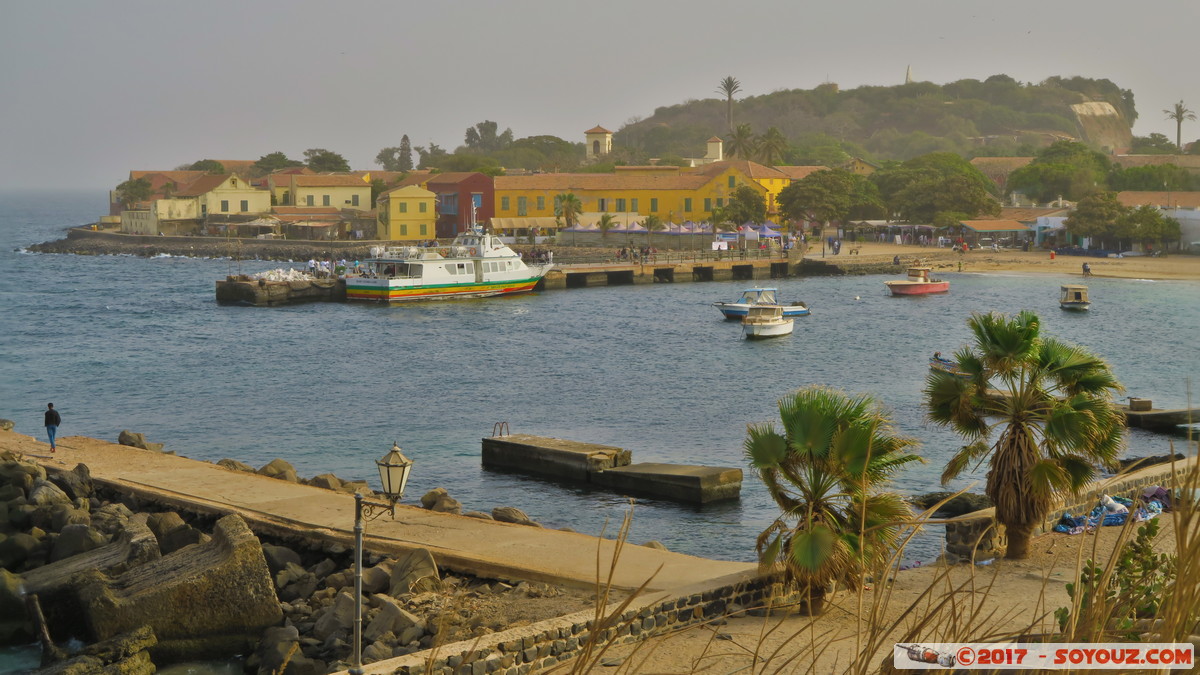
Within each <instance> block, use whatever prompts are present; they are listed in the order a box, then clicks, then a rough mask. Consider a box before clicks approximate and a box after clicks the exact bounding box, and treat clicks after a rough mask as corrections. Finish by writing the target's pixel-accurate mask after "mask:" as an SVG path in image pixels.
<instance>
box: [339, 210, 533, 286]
mask: <svg viewBox="0 0 1200 675" xmlns="http://www.w3.org/2000/svg"><path fill="white" fill-rule="evenodd" d="M551 267H553V265H550V264H534V265H528V264H526V263H525V261H523V260H521V256H519V255H517V253H516V252H515V251H513V250H512V249H511V248H509V247H508V246H507V245H505V244H504V243H502V242H501V241H500V239H499V238H498V237H496V236H495V235H492V234H488V233H486V232H483V231H482V230H480V229H478V228H475V229H472V230H469V231H467V232H464V233H463V234H460V235H458V236H457V237H456V238H455V239H454V243H452V244H450V245H449V246H443V247H424V246H397V247H388V248H386V249H378V250H375V251H372V257H371V258H368V259H367V260H366V261H364V264H363V265H362V266H361V269H360V272H359V273H358V274H354V275H349V276H347V277H346V298H347V299H349V300H359V301H371V302H389V303H390V302H412V301H417V300H443V299H450V298H486V297H491V296H497V295H511V294H515V293H528V292H529V291H532V290H533V289H534V288H535V287H536V286H537V283H538V282H539V281H541V280H542V277H544V276H546V272H549V271H550V269H551Z"/></svg>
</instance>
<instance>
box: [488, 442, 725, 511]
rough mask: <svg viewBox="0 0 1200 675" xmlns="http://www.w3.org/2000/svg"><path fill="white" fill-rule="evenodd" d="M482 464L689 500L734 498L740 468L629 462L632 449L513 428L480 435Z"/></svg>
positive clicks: (631, 491) (653, 495) (637, 493)
mask: <svg viewBox="0 0 1200 675" xmlns="http://www.w3.org/2000/svg"><path fill="white" fill-rule="evenodd" d="M482 445H483V465H484V466H485V467H491V468H501V469H507V470H513V471H520V472H523V473H530V474H536V475H539V476H549V477H552V478H560V479H566V480H575V481H582V482H587V483H591V484H593V485H599V486H602V487H606V488H610V489H612V490H616V491H618V492H621V493H624V494H630V495H646V496H650V497H658V498H664V499H673V500H676V501H683V502H689V503H693V504H706V503H708V502H715V501H720V500H725V499H737V498H738V496H739V495H740V493H741V489H742V470H741V469H737V468H730V467H717V466H696V465H691V464H660V463H641V464H633V463H632V460H633V453H631V452H630V451H629V450H625V449H623V448H618V447H614V446H611V445H598V444H596V443H584V442H581V441H568V440H564V439H561V438H551V437H548V436H533V435H530V434H512V435H507V436H492V437H489V438H484V439H483V440H482Z"/></svg>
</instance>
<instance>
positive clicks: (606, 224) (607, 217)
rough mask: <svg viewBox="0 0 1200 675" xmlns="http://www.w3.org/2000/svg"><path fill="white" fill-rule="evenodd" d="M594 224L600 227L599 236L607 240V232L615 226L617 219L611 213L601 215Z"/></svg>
mask: <svg viewBox="0 0 1200 675" xmlns="http://www.w3.org/2000/svg"><path fill="white" fill-rule="evenodd" d="M596 224H597V225H599V226H600V236H601V237H605V238H607V237H608V231H609V230H611V229H613V228H614V227H616V226H617V217H616V216H614V215H613V214H611V213H602V214H600V220H598V221H596Z"/></svg>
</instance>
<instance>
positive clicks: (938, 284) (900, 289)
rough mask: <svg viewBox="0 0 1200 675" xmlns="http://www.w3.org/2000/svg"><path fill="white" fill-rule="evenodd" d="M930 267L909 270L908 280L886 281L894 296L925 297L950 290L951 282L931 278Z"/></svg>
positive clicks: (885, 283) (884, 283)
mask: <svg viewBox="0 0 1200 675" xmlns="http://www.w3.org/2000/svg"><path fill="white" fill-rule="evenodd" d="M929 271H930V270H929V268H928V267H910V268H908V278H907V279H896V280H893V281H885V282H883V285H885V286H887V287H888V290H889V291H891V292H892V295H925V294H927V293H945V292H947V291H949V290H950V282H949V281H943V280H941V279H934V278H933V277H931V276H929Z"/></svg>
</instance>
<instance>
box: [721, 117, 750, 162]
mask: <svg viewBox="0 0 1200 675" xmlns="http://www.w3.org/2000/svg"><path fill="white" fill-rule="evenodd" d="M754 146H755V140H754V130H753V129H751V128H750V125H749V124H739V125H737V128H736V129H734V130H733V132H732V134H731V135H730V137H729V144H728V146H726V151H727V152H728V153H729V155H730V156H731V157H738V158H740V159H749V158H750V157H752V156H754Z"/></svg>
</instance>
